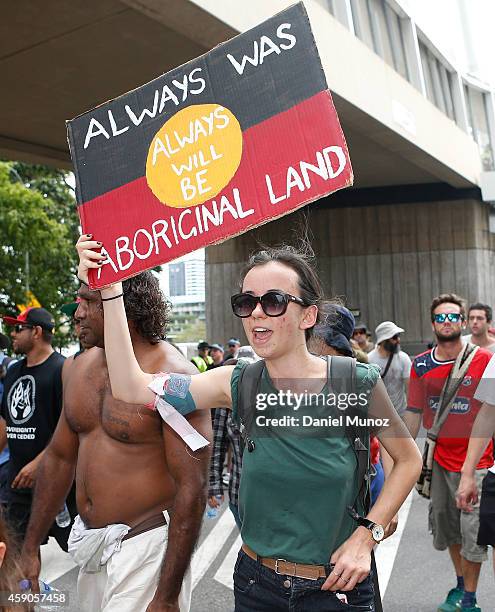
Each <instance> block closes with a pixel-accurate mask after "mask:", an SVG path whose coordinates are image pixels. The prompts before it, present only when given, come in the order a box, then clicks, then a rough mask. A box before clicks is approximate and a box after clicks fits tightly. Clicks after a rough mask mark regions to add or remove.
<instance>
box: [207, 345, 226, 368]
mask: <svg viewBox="0 0 495 612" xmlns="http://www.w3.org/2000/svg"><path fill="white" fill-rule="evenodd" d="M223 355H224V350H223V346H222V345H221V344H212V345H211V346H210V357H211V359H212V361H213V363H212V366H211V367H212V368H218V366H221V365H222V364H223V361H224V359H223Z"/></svg>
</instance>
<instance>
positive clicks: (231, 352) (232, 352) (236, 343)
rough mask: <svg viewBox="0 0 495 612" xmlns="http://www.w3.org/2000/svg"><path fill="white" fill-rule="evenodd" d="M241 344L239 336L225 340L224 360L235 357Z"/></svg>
mask: <svg viewBox="0 0 495 612" xmlns="http://www.w3.org/2000/svg"><path fill="white" fill-rule="evenodd" d="M240 346H241V341H240V340H239V338H231V339H230V340H229V341H228V342H227V350H226V351H225V355H224V358H223V359H224V361H227V360H228V359H237V353H238V351H239V348H240Z"/></svg>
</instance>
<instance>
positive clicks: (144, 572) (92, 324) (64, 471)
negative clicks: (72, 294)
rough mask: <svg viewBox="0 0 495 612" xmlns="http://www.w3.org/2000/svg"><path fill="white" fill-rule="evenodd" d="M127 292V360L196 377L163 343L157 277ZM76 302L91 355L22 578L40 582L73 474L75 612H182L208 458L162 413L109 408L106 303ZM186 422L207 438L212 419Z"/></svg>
mask: <svg viewBox="0 0 495 612" xmlns="http://www.w3.org/2000/svg"><path fill="white" fill-rule="evenodd" d="M124 287H125V291H126V299H125V311H124V316H125V317H126V326H128V329H129V330H130V334H131V336H130V337H131V339H130V340H129V341H130V342H131V349H130V350H132V351H133V354H135V356H136V357H135V358H136V359H137V360H138V363H139V364H140V367H142V368H143V369H144V370H145V371H149V372H159V371H163V370H166V371H169V370H178V371H179V372H182V374H183V375H189V374H194V373H195V372H196V370H195V368H194V367H193V365H192V364H191V363H189V362H188V361H187V360H186V359H185V358H184V357H183V356H182V355H181V353H180V352H179V351H177V350H176V349H175V348H174V347H173V346H171V345H170V344H169V343H168V342H166V341H164V337H165V332H166V325H167V317H168V312H169V309H168V306H167V302H166V300H165V298H164V296H163V294H162V292H161V291H160V288H159V283H158V280H157V279H156V278H155V277H154V275H153V274H152V272H144V273H142V274H140V275H138V276H136V277H134V278H131V279H129V280H127V281H125V283H124ZM78 295H79V298H80V302H79V304H78V308H77V310H76V312H75V317H76V318H77V319H78V320H79V321H80V324H81V330H80V340H81V342H82V343H83V345H84V346H86V347H91V348H88V350H85V351H84V353H83V354H82V355H80V356H79V357H78V358H77V360H76V361H75V362H74V364H73V366H72V367H71V368H70V369H69V370H68V372H67V376H66V378H65V379H64V410H63V413H62V416H61V419H60V421H59V425H58V428H57V430H56V432H55V434H54V436H53V438H52V440H51V442H50V444H49V446H48V448H47V449H46V452H45V456H44V458H43V461H42V463H41V465H40V467H39V470H38V479H39V480H38V482H39V485H38V486H36V489H35V494H34V500H33V513H32V516H31V521H30V523H29V527H28V530H27V533H26V538H25V541H24V546H23V555H22V568H23V570H24V573H25V575H26V578H29V579H30V580H36V579H37V578H38V575H39V570H40V567H39V560H38V550H39V544H40V542H41V541H42V539H43V537H44V534H45V533H46V531H47V529H48V527H49V525H50V523H51V522H52V521H53V517H54V516H55V514H56V513H57V511H58V508H59V507H60V505H61V504H63V499H64V497H65V495H66V492H67V490H68V489H69V487H70V483H71V482H72V479H73V475H74V472H75V474H76V483H77V509H78V511H79V516H77V517H76V520H75V524H74V528H73V530H72V533H71V537H70V540H69V552H70V553H71V555H72V556H73V558H74V560H75V561H76V562H77V564H78V565H79V567H80V571H79V577H78V594H79V609H80V610H84V611H88V612H94V611H95V610H102V609H105V610H119V612H121V611H123V612H136V611H137V610H143V611H144V610H148V611H149V612H155V611H158V610H171V611H173V612H178V611H179V610H180V612H184V611H187V610H189V605H190V595H191V593H190V584H191V583H190V574H189V573H188V572H187V569H188V567H189V563H190V560H191V555H192V552H193V549H194V546H195V543H196V540H197V538H198V534H199V530H200V526H201V520H202V516H203V512H204V508H205V504H206V494H207V473H208V465H209V452H208V450H207V449H205V450H198V451H196V452H194V453H193V452H192V451H190V450H189V449H188V448H187V446H186V445H185V444H184V442H183V439H182V437H180V435H178V434H177V432H176V431H175V430H174V429H172V427H171V426H170V425H168V424H166V423H165V422H163V421H161V419H160V416H159V414H158V413H157V412H156V413H155V412H152V411H150V410H148V409H147V408H146V407H144V406H140V407H137V409H136V406H129V405H128V404H125V403H123V402H121V401H117V400H115V399H114V398H113V397H112V393H111V389H110V381H109V378H108V369H107V368H108V355H107V354H106V350H107V349H106V345H105V343H104V336H103V324H104V320H103V304H105V302H102V296H101V295H100V292H99V291H91V290H90V289H89V287H88V286H87V285H85V284H82V285H81V287H80V289H79V292H78ZM103 297H104V296H103ZM188 420H190V421H191V423H194V425H195V426H196V428H197V429H200V430H201V431H202V432H203V433H204V435H205V436H211V426H210V424H209V418H208V415H207V414H205V413H199V412H198V413H196V414H194V415H191V416H190V417H188ZM186 424H187V422H186ZM54 474H56V478H55V477H54V476H53V475H54ZM172 508H173V513H170V514H169V513H168V510H170V509H172ZM103 543H104V544H105V546H103Z"/></svg>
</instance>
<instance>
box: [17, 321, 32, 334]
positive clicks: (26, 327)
mask: <svg viewBox="0 0 495 612" xmlns="http://www.w3.org/2000/svg"><path fill="white" fill-rule="evenodd" d="M33 327H34V325H26V323H17V325H14V329H15V333H16V334H20V333H21V331H22V330H23V329H33Z"/></svg>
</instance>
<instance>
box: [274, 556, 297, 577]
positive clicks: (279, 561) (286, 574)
mask: <svg viewBox="0 0 495 612" xmlns="http://www.w3.org/2000/svg"><path fill="white" fill-rule="evenodd" d="M279 563H292V561H287V559H275V573H276V574H278V575H279V576H295V575H296V563H294V564H293V565H294V573H293V574H289V573H287V572H281V571H279V569H278V564H279Z"/></svg>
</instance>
